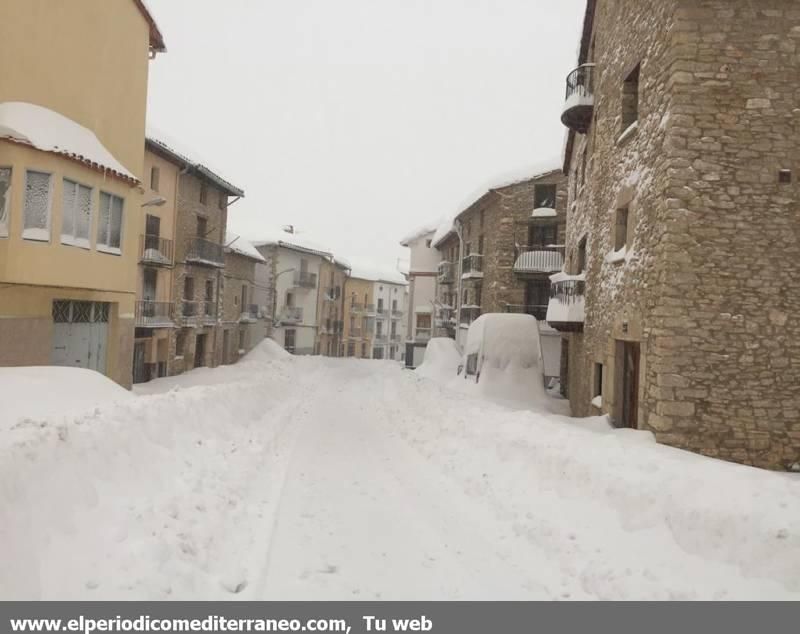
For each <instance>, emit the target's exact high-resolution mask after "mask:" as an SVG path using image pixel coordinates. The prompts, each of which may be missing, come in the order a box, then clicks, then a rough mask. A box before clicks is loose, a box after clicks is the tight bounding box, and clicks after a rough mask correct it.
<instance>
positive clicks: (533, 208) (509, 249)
mask: <svg viewBox="0 0 800 634" xmlns="http://www.w3.org/2000/svg"><path fill="white" fill-rule="evenodd" d="M566 200H567V188H566V179H565V178H564V175H563V173H562V171H561V169H551V170H548V171H546V172H543V173H541V174H538V175H536V176H533V177H530V178H526V179H524V180H520V181H515V182H512V183H508V184H504V185H499V186H497V187H493V188H491V189H489V190H488V191H486V193H484V194H483V195H482V196H480V197H479V198H478V199H477V200H475V201H474V202H473V203H471V204H470V205H469V206H468V207H467V208H466V209H464V210H463V211H461V212H460V213H458V214H457V215H456V216H455V218H454V219H453V220H452V221H448V224H449V225H450V228H449V230H447V227H446V225H445V227H444V228H443V229H442V230H441V231H439V232H438V234H437V235H436V236H435V237H434V239H433V246H434V247H436V248H438V249H439V251H440V252H441V254H442V262H441V264H440V269H439V277H438V282H439V283H438V298H437V299H438V303H439V306H438V310H439V313H438V321H437V324H438V326H439V327H440V328H441V329H443V332H444V334H446V335H447V336H454V337H455V338H456V340H457V341H458V342H459V343H462V344H463V342H464V340H465V337H466V331H467V329H468V328H469V325H470V324H471V323H472V322H473V321H474V320H475V319H477V318H478V317H479V316H480V315H482V314H484V313H506V312H513V313H527V314H529V315H533V316H534V317H536V318H537V319H538V320H539V322H540V334H541V344H542V350H543V356H544V358H545V366H546V367H545V375H546V376H550V377H557V376H558V375H559V365H560V357H561V349H560V348H561V346H560V343H561V342H560V337H559V336H558V333H557V332H556V331H555V330H554V329H552V328H551V327H549V326H548V325H547V323H546V321H545V317H546V315H547V306H548V301H549V298H550V275H551V274H552V273H554V272H557V271H560V270H561V268H562V267H563V263H564V257H563V244H564V238H565V230H566V229H565V227H566ZM456 324H457V327H456Z"/></svg>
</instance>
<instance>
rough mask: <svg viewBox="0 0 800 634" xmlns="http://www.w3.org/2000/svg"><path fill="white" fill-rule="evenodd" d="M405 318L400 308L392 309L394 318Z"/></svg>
mask: <svg viewBox="0 0 800 634" xmlns="http://www.w3.org/2000/svg"><path fill="white" fill-rule="evenodd" d="M402 316H403V311H402V310H400V309H399V308H392V318H393V319H400V318H401V317H402Z"/></svg>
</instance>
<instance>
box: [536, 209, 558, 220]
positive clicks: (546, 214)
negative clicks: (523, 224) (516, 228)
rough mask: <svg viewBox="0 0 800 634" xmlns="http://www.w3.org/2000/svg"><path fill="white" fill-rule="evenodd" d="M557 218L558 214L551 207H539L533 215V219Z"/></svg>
mask: <svg viewBox="0 0 800 634" xmlns="http://www.w3.org/2000/svg"><path fill="white" fill-rule="evenodd" d="M556 216H558V212H557V211H556V210H555V209H552V208H551V207H539V208H538V209H534V210H533V213H531V218H555V217H556Z"/></svg>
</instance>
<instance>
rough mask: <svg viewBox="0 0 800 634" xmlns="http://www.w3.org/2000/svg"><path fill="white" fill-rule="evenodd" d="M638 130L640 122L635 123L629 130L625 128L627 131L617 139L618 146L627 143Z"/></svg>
mask: <svg viewBox="0 0 800 634" xmlns="http://www.w3.org/2000/svg"><path fill="white" fill-rule="evenodd" d="M638 130H639V122H638V121H634V122H633V123H631V124H630V125H629V126H628V127H627V128H625V131H624V132H623V133H622V134H620V135H619V138H618V139H617V145H619V144H620V143H625V141H627V140H628V139H630V138H631V137H632V136H633V135H634V134H636V132H637V131H638Z"/></svg>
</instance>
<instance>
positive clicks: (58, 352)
mask: <svg viewBox="0 0 800 634" xmlns="http://www.w3.org/2000/svg"><path fill="white" fill-rule="evenodd" d="M3 9H4V11H3V23H2V37H0V58H2V59H3V60H4V62H3V69H2V72H1V73H0V74H1V75H2V79H1V80H0V365H3V366H15V365H57V366H67V367H78V368H87V369H91V370H95V371H98V372H101V373H103V374H105V375H106V376H108V377H109V378H111V379H113V380H114V381H116V382H117V383H119V384H120V385H123V386H125V387H128V386H130V385H131V362H132V358H133V348H134V314H135V301H136V286H137V262H138V255H139V234H140V230H139V224H140V223H139V220H140V217H141V214H142V204H143V203H146V202H147V201H146V200H144V199H143V196H142V188H141V186H142V184H143V183H144V181H145V177H144V174H143V168H144V136H145V109H146V105H147V76H148V72H149V61H148V59H152V58H154V57H155V56H156V54H157V53H159V52H163V51H164V50H165V47H164V41H163V38H162V36H161V33H160V32H159V29H158V27H157V26H156V23H155V22H154V20H153V17H152V15H150V13H149V12H148V11H147V9H146V8H145V6H144V4H143V3H142V2H140V1H138V0H119V1H117V2H107V1H106V0H83V1H82V2H75V3H62V2H50V1H49V0H26V1H25V2H13V3H4V5H3ZM98 27H99V28H98Z"/></svg>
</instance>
